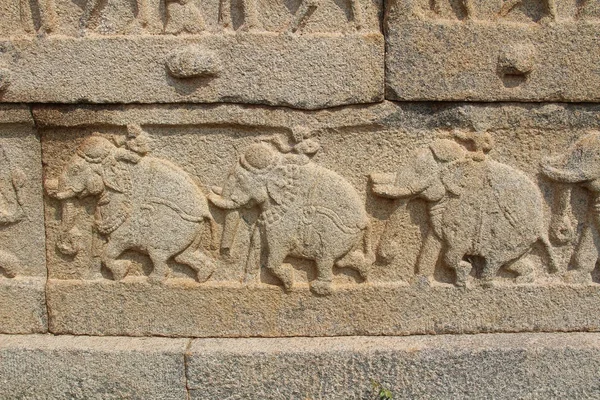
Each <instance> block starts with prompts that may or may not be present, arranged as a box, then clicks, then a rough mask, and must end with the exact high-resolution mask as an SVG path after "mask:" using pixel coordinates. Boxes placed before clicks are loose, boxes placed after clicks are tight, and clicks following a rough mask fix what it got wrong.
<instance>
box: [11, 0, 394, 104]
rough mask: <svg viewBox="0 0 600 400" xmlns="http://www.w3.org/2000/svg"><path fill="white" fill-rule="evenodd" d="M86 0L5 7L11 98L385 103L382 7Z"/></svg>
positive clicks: (353, 0) (325, 3)
mask: <svg viewBox="0 0 600 400" xmlns="http://www.w3.org/2000/svg"><path fill="white" fill-rule="evenodd" d="M12 3H15V4H17V3H19V1H16V2H12ZM84 3H85V5H84V9H83V10H81V8H79V7H77V6H76V5H75V4H73V3H72V2H70V1H60V0H59V1H48V2H44V1H40V2H34V1H32V2H25V1H21V2H20V4H21V7H18V6H16V7H15V6H13V5H12V4H11V5H9V6H7V5H4V6H2V7H3V8H4V9H3V11H5V13H6V17H4V13H3V21H1V22H0V101H4V102H54V103H172V102H200V103H213V102H237V103H252V104H271V105H283V106H291V107H296V108H306V109H314V108H323V107H332V106H338V105H344V104H354V103H369V102H376V101H381V100H382V99H383V81H384V79H383V74H384V40H383V36H382V34H381V33H380V31H379V21H378V15H379V12H380V10H381V2H379V1H376V2H368V3H367V2H363V1H360V0H349V1H348V2H334V1H329V0H328V1H321V2H318V4H317V3H316V2H315V3H314V7H313V2H311V1H303V2H302V6H299V5H298V7H296V8H294V7H291V8H289V9H288V7H285V6H284V5H283V4H279V3H275V2H271V3H261V7H260V10H256V9H253V8H256V5H254V3H255V1H253V0H250V1H249V2H247V3H248V4H246V2H244V5H242V4H241V3H240V4H238V3H237V2H226V1H221V2H219V1H217V0H214V1H202V2H196V1H187V2H185V3H186V4H185V5H183V4H180V2H178V1H171V0H167V1H164V2H163V1H162V0H160V1H159V0H153V1H145V0H137V1H131V0H118V1H113V2H111V4H110V7H109V6H107V5H106V4H105V3H103V2H99V1H93V0H90V1H85V2H84ZM138 3H139V4H138ZM220 3H222V4H221V5H220ZM227 3H231V4H229V7H230V8H231V13H230V14H231V15H229V16H228V15H226V14H227V13H225V11H226V9H227V7H228V6H227ZM309 3H310V4H309ZM136 4H137V7H138V8H137V9H138V12H137V14H136V11H135V10H136ZM40 5H41V6H42V7H41V9H40ZM44 5H45V6H44ZM182 7H183V9H182ZM244 7H246V8H247V9H244ZM307 7H308V8H307ZM30 8H31V9H30ZM32 10H33V11H32ZM44 10H45V11H44ZM51 10H54V11H51ZM178 10H179V11H178ZM193 10H195V11H193ZM292 10H297V11H292ZM32 12H33V14H32ZM245 13H246V14H248V15H245V16H244V14H245ZM193 15H197V18H196V17H192V16H193ZM202 15H203V16H204V17H202ZM294 18H296V19H294ZM228 19H229V20H232V19H233V21H228ZM242 23H244V25H243V26H242ZM36 31H37V35H36V34H35V33H36Z"/></svg>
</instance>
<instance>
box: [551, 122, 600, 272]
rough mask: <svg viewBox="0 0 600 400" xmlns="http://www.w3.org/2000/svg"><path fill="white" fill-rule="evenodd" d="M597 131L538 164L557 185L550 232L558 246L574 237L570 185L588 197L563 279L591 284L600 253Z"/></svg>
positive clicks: (599, 180) (599, 181) (599, 145)
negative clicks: (583, 218)
mask: <svg viewBox="0 0 600 400" xmlns="http://www.w3.org/2000/svg"><path fill="white" fill-rule="evenodd" d="M599 152H600V132H590V133H588V134H586V135H584V136H583V137H581V138H579V139H578V140H577V141H576V142H575V143H574V144H573V145H572V146H571V147H569V148H568V149H566V151H565V152H563V153H562V154H558V155H555V156H553V157H548V158H546V159H545V160H543V161H542V164H541V168H542V174H543V175H545V176H546V177H547V178H548V179H550V180H551V181H553V182H557V183H558V184H557V185H555V186H554V189H555V190H554V191H555V200H554V201H555V208H556V210H555V213H554V214H553V215H552V220H551V222H550V233H551V236H552V237H553V238H554V240H555V241H556V242H558V243H560V244H563V245H565V244H570V243H571V241H572V240H573V239H574V237H575V234H574V230H573V227H572V222H571V219H570V217H569V211H570V210H569V209H570V203H571V192H572V188H573V187H574V186H579V187H581V188H583V189H584V192H585V193H587V197H588V199H587V200H588V210H589V211H588V215H587V220H586V221H584V222H583V226H582V229H581V231H580V232H579V235H578V236H579V237H578V238H577V244H576V246H575V249H574V253H573V257H572V260H571V265H570V267H571V269H570V270H569V271H568V275H567V279H568V281H571V282H576V283H586V282H591V281H592V276H591V274H592V272H593V271H594V269H595V268H596V264H597V262H598V254H599V253H598V252H599V250H600V247H599V243H600V242H599V241H598V237H599V236H598V234H599V231H598V229H600V169H599V166H598V161H599V159H600V156H599V154H600V153H599Z"/></svg>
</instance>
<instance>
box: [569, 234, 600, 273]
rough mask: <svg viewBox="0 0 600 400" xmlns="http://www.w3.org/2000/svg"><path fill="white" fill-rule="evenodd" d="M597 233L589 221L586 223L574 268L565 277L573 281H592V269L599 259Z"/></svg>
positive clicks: (575, 257) (580, 238) (577, 248)
mask: <svg viewBox="0 0 600 400" xmlns="http://www.w3.org/2000/svg"><path fill="white" fill-rule="evenodd" d="M596 236H597V235H595V234H594V228H592V226H591V225H590V224H589V223H587V224H585V225H584V227H583V229H582V231H581V236H580V237H579V241H578V242H577V246H576V247H575V253H574V255H573V264H572V265H573V269H572V270H570V271H568V272H567V275H566V276H565V279H566V280H567V281H568V282H573V283H588V282H591V281H592V275H591V273H592V271H593V270H594V269H595V268H596V262H597V261H598V249H597V247H596V243H595V242H597V241H598V238H597V237H596Z"/></svg>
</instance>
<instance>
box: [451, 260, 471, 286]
mask: <svg viewBox="0 0 600 400" xmlns="http://www.w3.org/2000/svg"><path fill="white" fill-rule="evenodd" d="M472 268H473V266H472V265H471V263H468V262H466V261H460V262H459V263H458V266H457V267H456V268H455V270H454V271H455V273H456V281H455V283H454V284H455V285H456V286H457V287H462V288H464V287H467V278H468V277H469V274H470V273H471V269H472Z"/></svg>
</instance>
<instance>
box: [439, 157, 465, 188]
mask: <svg viewBox="0 0 600 400" xmlns="http://www.w3.org/2000/svg"><path fill="white" fill-rule="evenodd" d="M463 167H464V165H463V163H459V162H455V163H451V164H449V165H448V166H446V168H444V169H442V171H441V180H442V184H443V185H444V187H445V188H446V191H447V192H449V193H451V194H453V195H455V196H460V195H461V194H462V193H463V191H464V189H463V185H462V182H463V179H464V176H465V174H464V170H463Z"/></svg>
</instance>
